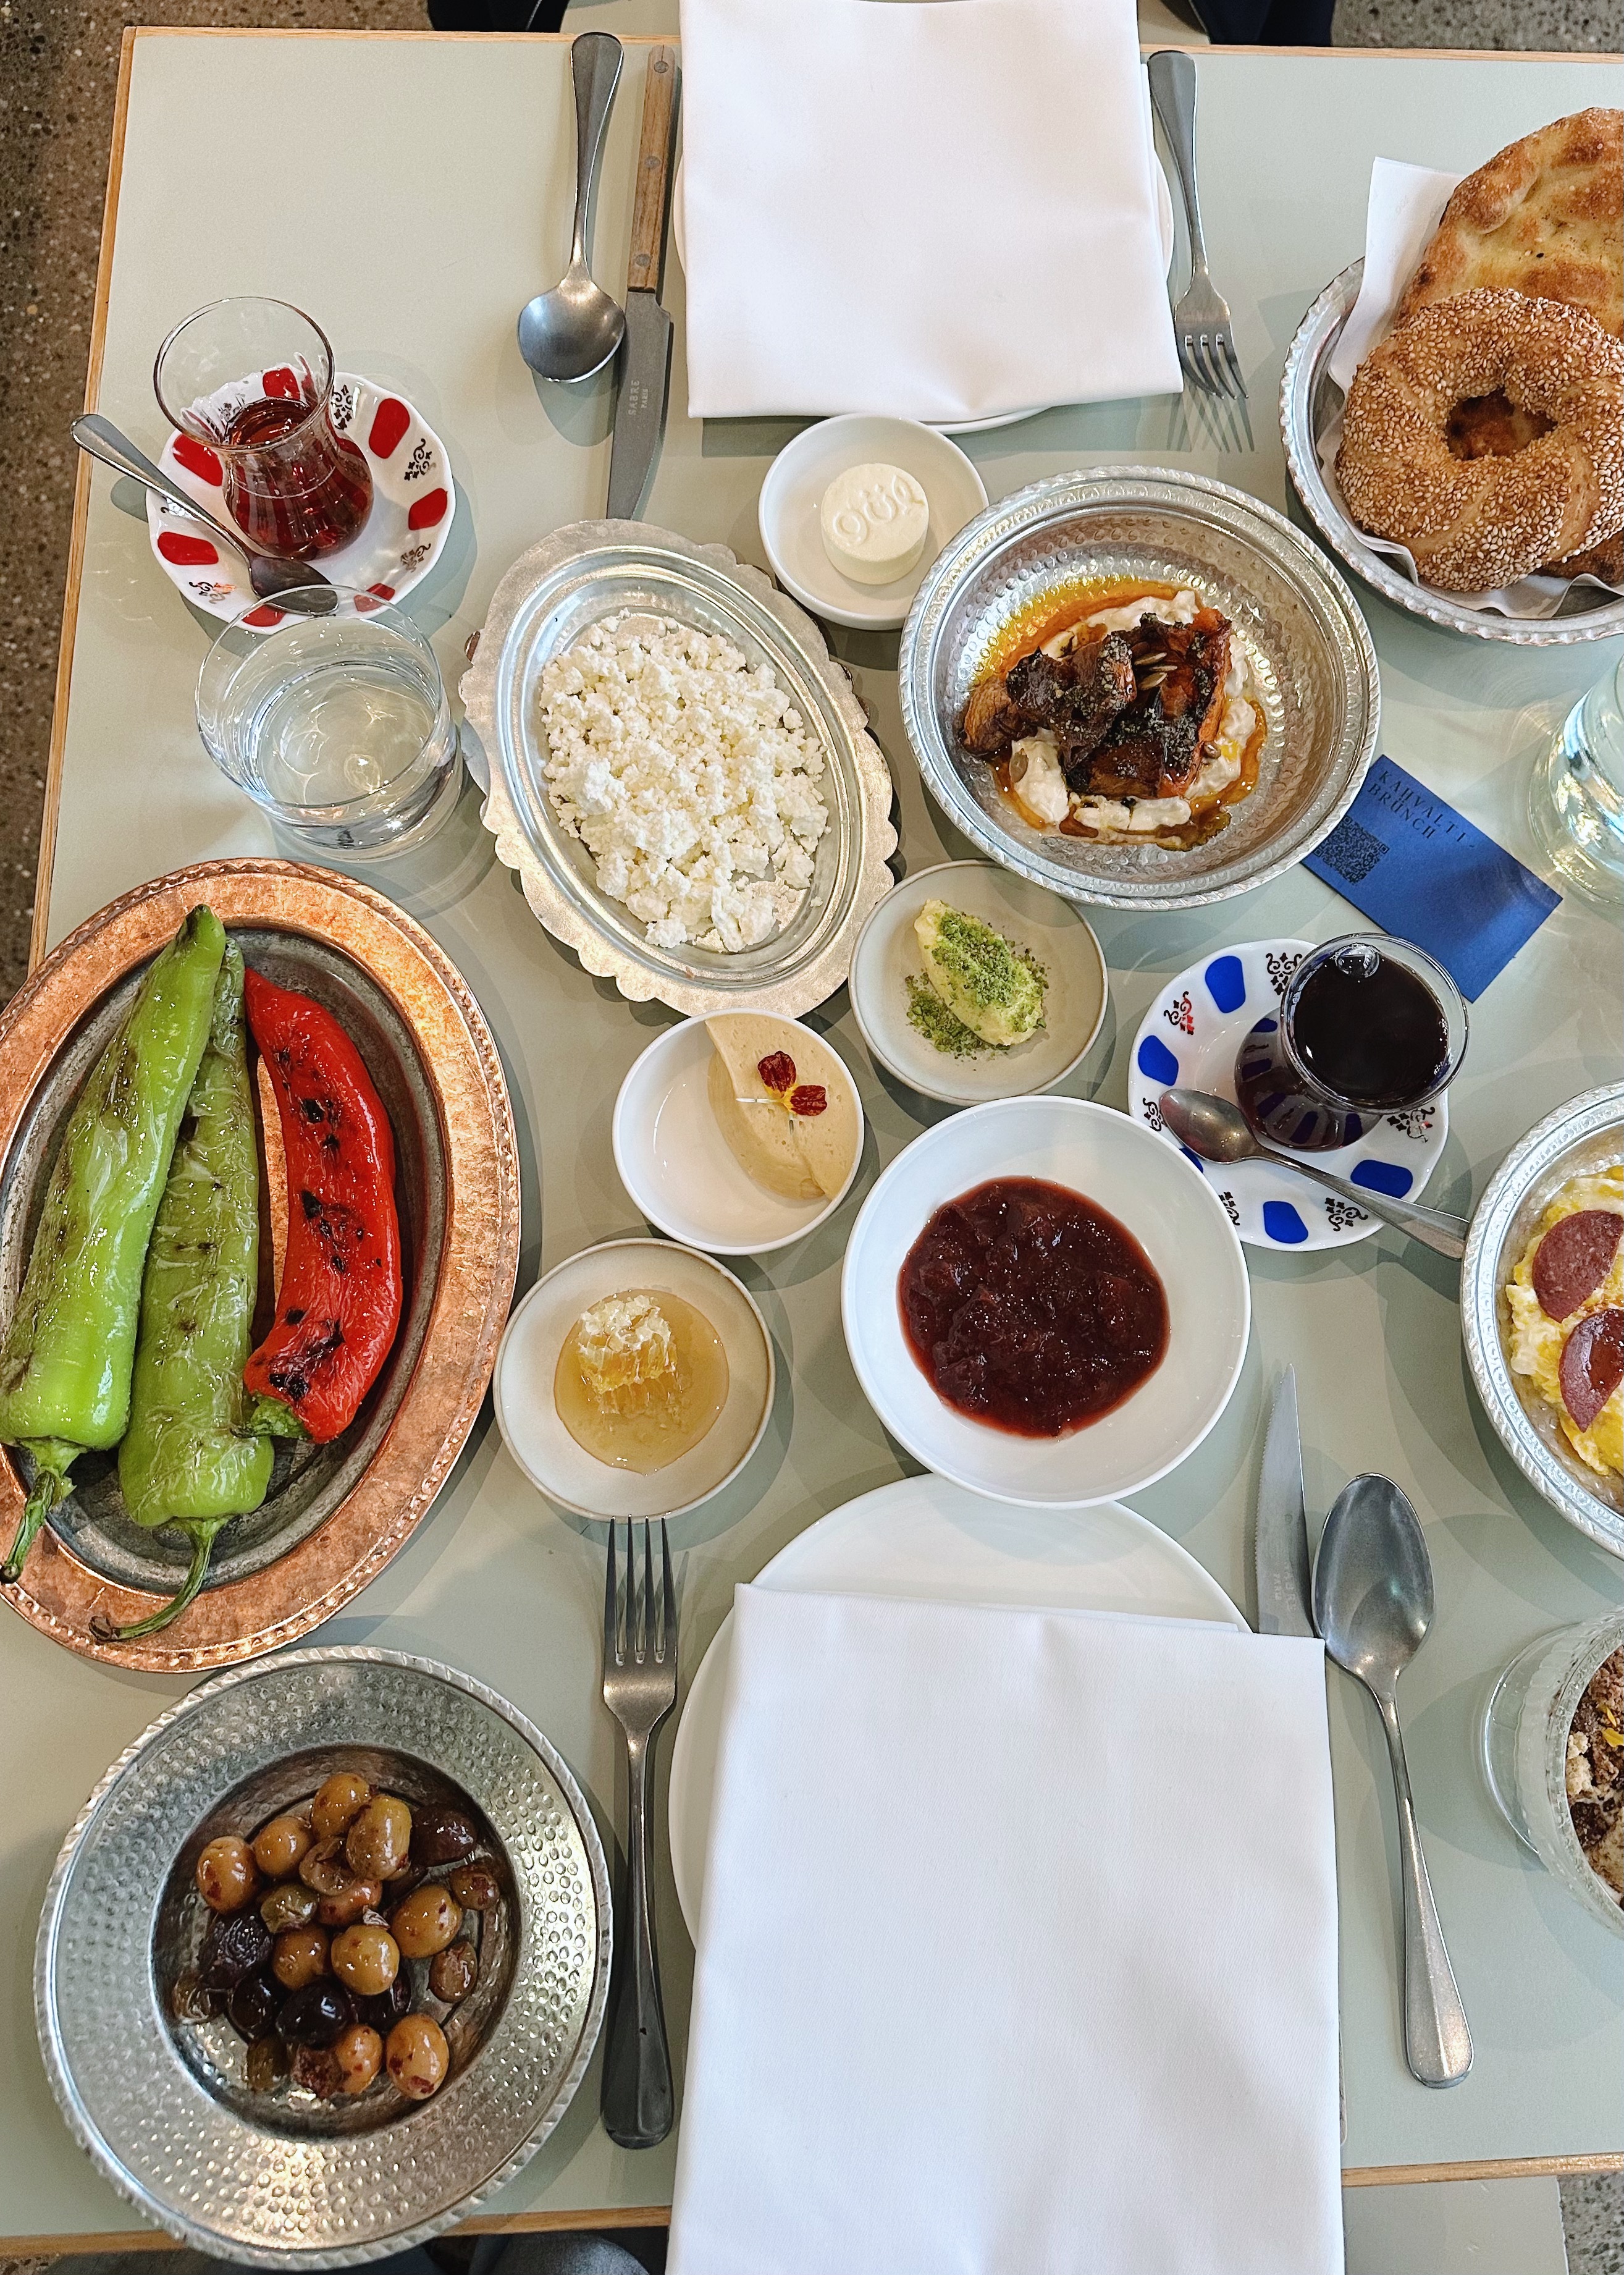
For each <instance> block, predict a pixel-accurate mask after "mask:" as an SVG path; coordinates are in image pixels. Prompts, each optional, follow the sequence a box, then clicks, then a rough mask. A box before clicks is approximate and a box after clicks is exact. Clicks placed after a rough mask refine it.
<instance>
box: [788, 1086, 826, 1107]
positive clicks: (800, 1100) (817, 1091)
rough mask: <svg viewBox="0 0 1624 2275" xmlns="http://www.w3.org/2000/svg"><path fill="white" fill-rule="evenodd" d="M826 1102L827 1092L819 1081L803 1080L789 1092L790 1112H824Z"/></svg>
mask: <svg viewBox="0 0 1624 2275" xmlns="http://www.w3.org/2000/svg"><path fill="white" fill-rule="evenodd" d="M828 1104H829V1093H828V1092H827V1090H825V1088H824V1086H823V1085H822V1084H821V1083H820V1082H804V1083H802V1084H800V1085H798V1086H797V1088H796V1089H794V1090H792V1091H791V1092H790V1093H789V1111H790V1113H791V1114H808V1115H810V1114H824V1113H827V1110H828Z"/></svg>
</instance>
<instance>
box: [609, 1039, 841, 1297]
mask: <svg viewBox="0 0 1624 2275" xmlns="http://www.w3.org/2000/svg"><path fill="white" fill-rule="evenodd" d="M713 1016H716V1015H714V1014H713ZM774 1025H775V1026H782V1030H783V1033H784V1037H785V1042H784V1046H783V1047H786V1048H788V1049H789V1050H790V1051H791V1052H793V1051H794V1050H795V1048H796V1045H795V1043H794V1041H793V1037H794V1036H795V1035H796V1034H797V1032H801V1033H805V1032H807V1031H806V1030H804V1029H798V1028H797V1025H796V1023H795V1022H794V1021H793V1020H788V1019H786V1020H782V1021H776V1020H775V1021H774ZM808 1039H809V1041H811V1042H812V1043H814V1044H815V1045H816V1046H817V1048H818V1050H819V1052H820V1054H824V1053H827V1056H828V1057H829V1058H831V1059H833V1060H834V1062H835V1066H836V1067H838V1068H839V1069H840V1072H841V1074H842V1076H843V1077H844V1078H845V1085H846V1088H847V1090H848V1092H849V1093H850V1103H851V1105H852V1106H853V1107H855V1108H856V1113H857V1135H856V1143H855V1144H854V1145H853V1146H852V1149H851V1166H850V1168H849V1169H848V1171H847V1173H846V1180H845V1183H843V1184H842V1186H841V1188H840V1190H839V1191H838V1192H836V1193H834V1194H827V1195H820V1196H819V1197H818V1198H816V1199H812V1200H795V1199H789V1198H783V1197H781V1196H780V1195H779V1194H777V1193H773V1192H768V1191H767V1190H766V1188H765V1187H764V1186H762V1185H760V1184H758V1183H757V1182H756V1180H755V1179H754V1178H753V1177H752V1176H751V1175H750V1174H749V1172H748V1171H747V1170H746V1169H745V1168H744V1167H743V1165H742V1164H741V1162H740V1161H739V1160H738V1159H737V1158H736V1155H735V1154H734V1153H733V1150H732V1148H731V1147H730V1146H729V1144H728V1141H727V1139H726V1138H724V1137H723V1135H722V1133H721V1126H720V1125H719V1123H718V1122H717V1120H716V1116H715V1115H714V1113H713V1112H712V1110H711V1106H710V1102H709V1099H708V1097H707V1094H706V1083H707V1077H708V1074H709V1069H710V1061H711V1058H712V1055H713V1053H712V1047H711V1042H710V1039H709V1036H708V1034H707V1033H706V1024H705V1021H704V1020H703V1019H702V1018H701V1019H684V1021H683V1023H682V1024H681V1026H679V1027H668V1028H667V1030H666V1032H665V1033H664V1034H662V1035H657V1036H656V1037H655V1039H654V1040H653V1042H652V1043H650V1045H649V1046H648V1048H647V1049H646V1051H644V1052H643V1053H642V1054H641V1055H640V1056H639V1057H638V1058H637V1059H636V1060H634V1061H633V1062H632V1065H631V1069H630V1071H629V1072H628V1074H627V1076H626V1078H625V1080H624V1081H623V1083H622V1085H621V1086H620V1094H619V1096H618V1097H617V1098H616V1100H615V1117H614V1121H613V1123H612V1125H611V1135H612V1143H613V1145H614V1148H615V1166H616V1168H617V1169H618V1170H619V1172H620V1180H621V1183H622V1184H623V1185H624V1186H625V1188H626V1190H627V1191H628V1192H629V1193H630V1194H631V1198H632V1199H633V1200H634V1201H635V1202H636V1203H637V1205H638V1208H640V1209H641V1210H642V1212H643V1213H644V1215H645V1216H646V1218H647V1219H648V1221H649V1222H650V1223H651V1224H653V1225H657V1226H658V1227H659V1228H660V1230H661V1232H665V1233H668V1234H669V1235H670V1236H671V1238H672V1239H673V1240H681V1241H686V1242H687V1243H690V1244H691V1246H692V1247H695V1248H703V1249H706V1250H708V1251H709V1252H710V1253H711V1254H712V1255H713V1256H765V1255H767V1253H768V1252H769V1251H771V1250H773V1249H774V1248H787V1247H788V1246H789V1243H790V1242H791V1241H793V1240H803V1239H804V1238H805V1236H806V1235H807V1234H808V1233H809V1232H814V1231H815V1230H816V1229H817V1228H818V1227H819V1226H820V1224H822V1223H823V1222H824V1221H825V1220H826V1219H827V1218H828V1217H831V1216H833V1215H834V1213H835V1210H836V1209H837V1208H838V1207H839V1206H840V1205H841V1203H842V1201H843V1200H844V1199H845V1198H846V1195H847V1194H848V1193H849V1192H850V1190H851V1186H852V1181H853V1179H854V1178H855V1177H856V1175H857V1170H858V1168H859V1167H860V1165H861V1163H862V1160H863V1101H862V1098H861V1096H860V1094H859V1092H858V1090H857V1085H856V1083H855V1082H853V1081H852V1079H851V1073H850V1069H849V1068H848V1067H847V1065H846V1062H845V1061H844V1060H843V1059H842V1057H841V1055H840V1053H839V1052H838V1051H837V1050H836V1049H835V1047H834V1045H833V1044H832V1043H830V1042H829V1041H828V1040H827V1038H826V1037H824V1036H822V1035H817V1036H811V1035H809V1037H808Z"/></svg>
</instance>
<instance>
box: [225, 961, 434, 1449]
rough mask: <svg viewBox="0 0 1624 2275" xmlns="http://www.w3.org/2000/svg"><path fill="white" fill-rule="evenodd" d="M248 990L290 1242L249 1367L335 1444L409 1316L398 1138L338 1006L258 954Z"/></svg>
mask: <svg viewBox="0 0 1624 2275" xmlns="http://www.w3.org/2000/svg"><path fill="white" fill-rule="evenodd" d="M245 996H246V1001H247V1007H248V1024H249V1026H250V1028H251V1029H252V1030H253V1039H254V1041H255V1042H256V1043H257V1044H258V1045H259V1047H260V1054H261V1057H262V1058H263V1059H264V1061H265V1063H266V1066H267V1068H268V1070H269V1074H270V1078H271V1087H272V1088H273V1090H274V1091H275V1092H276V1107H277V1111H278V1112H279V1114H280V1115H281V1117H282V1145H283V1153H284V1154H285V1155H286V1157H287V1169H288V1243H287V1253H286V1255H285V1257H284V1258H283V1267H282V1286H281V1288H280V1289H278V1290H277V1295H276V1323H275V1325H274V1326H272V1328H271V1331H270V1333H269V1334H268V1335H267V1336H266V1338H265V1341H264V1342H262V1343H261V1345H260V1348H259V1349H258V1350H256V1351H255V1352H254V1354H253V1357H251V1358H250V1359H249V1361H248V1364H247V1365H246V1366H245V1368H244V1370H243V1379H244V1381H245V1383H246V1384H247V1386H248V1387H249V1389H250V1390H255V1391H261V1392H263V1393H265V1394H267V1395H268V1396H269V1397H272V1398H279V1399H281V1400H282V1402H283V1404H284V1405H286V1406H289V1407H291V1409H292V1410H293V1412H294V1413H295V1414H297V1415H298V1418H299V1420H300V1421H301V1422H302V1423H303V1424H304V1425H305V1427H306V1430H307V1431H308V1432H310V1435H311V1436H312V1437H313V1439H314V1440H316V1442H317V1443H318V1444H319V1445H325V1444H326V1442H327V1441H328V1440H329V1438H336V1436H337V1435H338V1432H340V1431H341V1430H343V1429H344V1428H345V1427H346V1425H348V1424H349V1423H351V1421H353V1420H354V1418H355V1413H356V1410H357V1408H358V1407H359V1405H360V1402H361V1401H362V1399H363V1398H365V1397H366V1394H367V1392H368V1391H369V1390H370V1389H371V1388H372V1386H373V1384H374V1382H375V1381H376V1380H377V1379H378V1373H379V1370H380V1369H381V1366H382V1364H383V1362H384V1360H385V1359H386V1358H387V1357H389V1349H390V1346H391V1345H392V1344H393V1342H394V1341H395V1332H396V1329H397V1327H398V1326H399V1325H400V1301H401V1266H400V1221H399V1219H398V1218H397V1215H396V1213H395V1139H394V1136H393V1133H392V1132H391V1130H390V1129H389V1115H387V1114H386V1113H385V1112H384V1110H383V1103H382V1100H381V1099H380V1098H379V1096H378V1093H377V1092H376V1091H375V1090H374V1088H373V1085H372V1078H371V1077H370V1076H369V1075H368V1074H367V1071H366V1068H365V1067H364V1066H363V1065H362V1063H361V1054H360V1053H359V1051H358V1050H357V1049H356V1047H355V1045H354V1044H353V1043H352V1042H351V1040H350V1038H349V1036H348V1035H346V1034H345V1032H344V1029H343V1028H342V1027H341V1026H340V1025H339V1024H338V1022H337V1020H336V1019H335V1018H334V1017H333V1016H332V1014H331V1012H330V1011H324V1010H323V1009H322V1008H321V1005H320V1004H319V1003H313V1002H312V1001H311V1000H310V998H309V996H307V995H296V994H293V993H292V992H291V989H288V988H285V987H276V986H272V984H271V982H270V981H269V980H268V979H261V976H260V974H259V973H258V972H257V971H254V970H253V968H252V966H251V967H250V969H249V971H248V978H247V986H246V990H245Z"/></svg>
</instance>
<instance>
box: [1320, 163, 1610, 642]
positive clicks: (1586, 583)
mask: <svg viewBox="0 0 1624 2275" xmlns="http://www.w3.org/2000/svg"><path fill="white" fill-rule="evenodd" d="M1461 179H1462V177H1461V176H1460V175H1459V174H1440V173H1438V172H1437V171H1435V170H1434V169H1433V168H1431V166H1411V165H1407V164H1406V163H1405V162H1403V161H1402V160H1401V159H1398V158H1377V159H1374V160H1373V161H1372V162H1371V195H1370V202H1369V204H1368V205H1367V207H1366V208H1365V215H1364V270H1363V276H1361V277H1360V280H1359V297H1358V299H1356V301H1355V303H1354V305H1353V307H1352V308H1351V310H1350V311H1349V312H1348V321H1347V322H1346V323H1345V324H1344V325H1343V327H1342V330H1341V336H1340V338H1339V339H1338V340H1337V342H1336V344H1335V345H1334V346H1333V349H1332V351H1331V353H1330V354H1329V356H1328V357H1327V358H1326V371H1327V373H1328V374H1330V376H1331V378H1332V379H1333V380H1334V381H1335V382H1336V384H1337V385H1338V386H1339V387H1340V388H1341V390H1342V392H1343V394H1344V395H1346V393H1347V392H1348V389H1349V388H1350V387H1351V386H1352V385H1353V377H1354V374H1355V372H1356V371H1357V370H1358V368H1359V366H1360V365H1361V364H1362V363H1363V361H1364V359H1365V357H1366V356H1367V355H1369V353H1370V351H1371V349H1372V348H1374V347H1379V345H1380V344H1381V343H1382V341H1383V340H1385V339H1386V336H1387V334H1388V332H1389V331H1390V330H1391V329H1392V327H1393V316H1394V310H1395V309H1396V308H1397V306H1398V305H1399V301H1400V299H1401V296H1402V294H1403V291H1404V287H1405V286H1406V285H1407V284H1408V283H1409V280H1410V278H1411V277H1412V276H1414V275H1415V273H1416V269H1417V268H1419V267H1420V266H1421V256H1422V254H1423V253H1424V252H1425V251H1426V249H1427V247H1428V246H1429V245H1430V244H1431V241H1432V236H1433V232H1434V231H1436V229H1437V227H1438V224H1439V222H1440V221H1441V220H1442V219H1443V217H1444V208H1445V207H1446V205H1447V204H1448V202H1449V197H1450V193H1451V192H1452V191H1453V190H1454V187H1455V185H1457V183H1459V182H1460V180H1461ZM1341 446H1342V413H1341V408H1340V406H1339V408H1338V409H1337V411H1336V412H1334V414H1333V416H1332V418H1331V419H1328V420H1327V422H1326V425H1325V426H1324V427H1322V428H1321V430H1320V432H1319V435H1318V438H1317V441H1316V444H1315V447H1316V449H1317V450H1318V454H1319V467H1320V472H1322V473H1323V474H1324V476H1325V480H1326V488H1327V489H1328V490H1329V491H1330V493H1331V495H1332V496H1333V498H1334V499H1335V501H1336V503H1338V504H1339V505H1340V506H1341V507H1342V510H1343V512H1344V513H1346V512H1347V510H1348V509H1347V506H1346V505H1345V504H1344V503H1343V499H1342V491H1341V484H1340V483H1339V482H1338V480H1337V479H1336V454H1337V452H1338V450H1341ZM1349 518H1351V516H1350V517H1349ZM1360 540H1361V542H1362V543H1363V544H1364V545H1367V546H1368V547H1369V548H1370V549H1371V552H1372V553H1379V554H1380V555H1381V556H1382V558H1383V559H1384V560H1385V561H1389V562H1391V563H1393V565H1394V568H1395V569H1398V570H1400V571H1401V572H1402V574H1403V575H1404V576H1406V577H1408V578H1409V581H1410V583H1411V584H1412V585H1419V584H1422V583H1423V582H1424V579H1423V578H1421V577H1420V575H1419V574H1418V573H1417V571H1416V557H1415V556H1414V554H1413V553H1411V551H1410V549H1409V547H1408V546H1407V545H1395V544H1394V543H1393V542H1392V541H1391V540H1389V539H1387V538H1385V537H1372V536H1371V535H1370V533H1368V532H1367V531H1363V530H1362V531H1361V532H1360ZM1574 586H1578V587H1579V588H1580V589H1581V590H1582V591H1593V592H1598V593H1616V592H1618V591H1619V590H1620V587H1619V586H1616V585H1607V584H1604V583H1603V581H1602V580H1601V578H1598V577H1575V578H1573V579H1572V580H1571V582H1570V581H1569V579H1568V578H1565V577H1523V578H1520V579H1519V581H1518V582H1517V583H1516V584H1514V585H1507V586H1504V587H1503V588H1502V589H1501V590H1500V591H1499V592H1494V593H1451V594H1450V595H1449V597H1450V599H1451V600H1453V601H1457V602H1458V603H1459V604H1460V605H1461V606H1462V608H1471V609H1474V610H1475V611H1476V612H1477V614H1478V615H1480V616H1529V617H1535V618H1541V617H1545V616H1555V614H1556V612H1557V610H1558V609H1559V608H1560V607H1561V606H1562V603H1563V602H1564V601H1566V600H1567V595H1568V593H1570V592H1571V591H1572V590H1573V589H1574ZM1428 589H1429V590H1431V589H1433V588H1431V587H1429V588H1428Z"/></svg>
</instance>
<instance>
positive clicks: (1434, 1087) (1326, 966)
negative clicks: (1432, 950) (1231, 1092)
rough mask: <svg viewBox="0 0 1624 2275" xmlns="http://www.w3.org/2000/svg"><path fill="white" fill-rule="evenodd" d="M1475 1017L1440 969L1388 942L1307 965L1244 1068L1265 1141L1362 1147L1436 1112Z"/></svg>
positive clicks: (1245, 1106) (1377, 938)
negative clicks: (1401, 1122)
mask: <svg viewBox="0 0 1624 2275" xmlns="http://www.w3.org/2000/svg"><path fill="white" fill-rule="evenodd" d="M1466 1032H1467V1020H1466V1006H1465V1004H1464V1003H1463V1002H1462V1001H1461V994H1460V990H1459V989H1458V988H1457V987H1456V986H1455V984H1454V980H1453V979H1451V978H1450V977H1449V974H1448V973H1447V972H1446V971H1445V970H1444V969H1443V967H1442V965H1441V964H1434V962H1433V961H1432V958H1431V956H1427V955H1425V954H1424V953H1423V951H1422V950H1421V949H1418V948H1416V947H1415V946H1413V945H1412V943H1411V942H1410V941H1407V940H1394V939H1393V938H1392V937H1391V936H1390V935H1389V934H1387V933H1348V934H1347V935H1346V936H1345V937H1344V938H1342V939H1341V940H1332V941H1326V944H1325V946H1324V947H1323V948H1318V949H1315V950H1314V952H1313V954H1312V955H1311V956H1304V957H1303V961H1302V963H1301V964H1298V966H1297V968H1296V971H1295V972H1294V973H1293V975H1292V978H1291V981H1290V984H1289V986H1288V987H1287V990H1286V993H1285V994H1284V996H1283V997H1282V999H1281V1001H1280V1016H1279V1017H1277V1018H1268V1019H1259V1020H1258V1024H1257V1025H1256V1026H1255V1027H1253V1028H1252V1029H1251V1030H1250V1032H1249V1033H1248V1035H1247V1036H1246V1039H1245V1040H1244V1041H1243V1043H1242V1045H1241V1048H1240V1053H1239V1054H1238V1056H1237V1057H1236V1060H1235V1100H1236V1102H1237V1103H1238V1105H1239V1106H1240V1108H1241V1111H1242V1113H1243V1114H1244V1115H1245V1116H1246V1119H1247V1121H1248V1122H1250V1124H1251V1127H1252V1129H1253V1130H1255V1131H1256V1132H1257V1134H1258V1137H1260V1138H1264V1139H1265V1140H1266V1141H1267V1142H1268V1143H1269V1144H1270V1145H1285V1146H1288V1147H1290V1148H1292V1149H1293V1150H1294V1151H1295V1152H1299V1153H1326V1152H1329V1151H1331V1150H1332V1149H1333V1148H1334V1147H1337V1146H1341V1145H1355V1144H1356V1142H1357V1141H1358V1139H1359V1138H1362V1137H1363V1135H1364V1133H1365V1131H1366V1130H1370V1129H1373V1128H1374V1127H1375V1125H1376V1124H1377V1122H1379V1121H1380V1120H1381V1118H1382V1116H1383V1115H1386V1114H1406V1113H1412V1112H1414V1111H1415V1110H1416V1108H1418V1107H1424V1106H1426V1105H1429V1104H1430V1103H1431V1100H1433V1099H1435V1098H1437V1097H1439V1095H1440V1094H1441V1093H1442V1092H1443V1091H1445V1090H1446V1088H1447V1087H1448V1085H1449V1084H1450V1083H1451V1082H1452V1081H1453V1080H1454V1076H1455V1073H1456V1071H1457V1069H1459V1067H1460V1063H1461V1060H1462V1056H1463V1055H1464V1054H1465V1050H1466Z"/></svg>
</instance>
